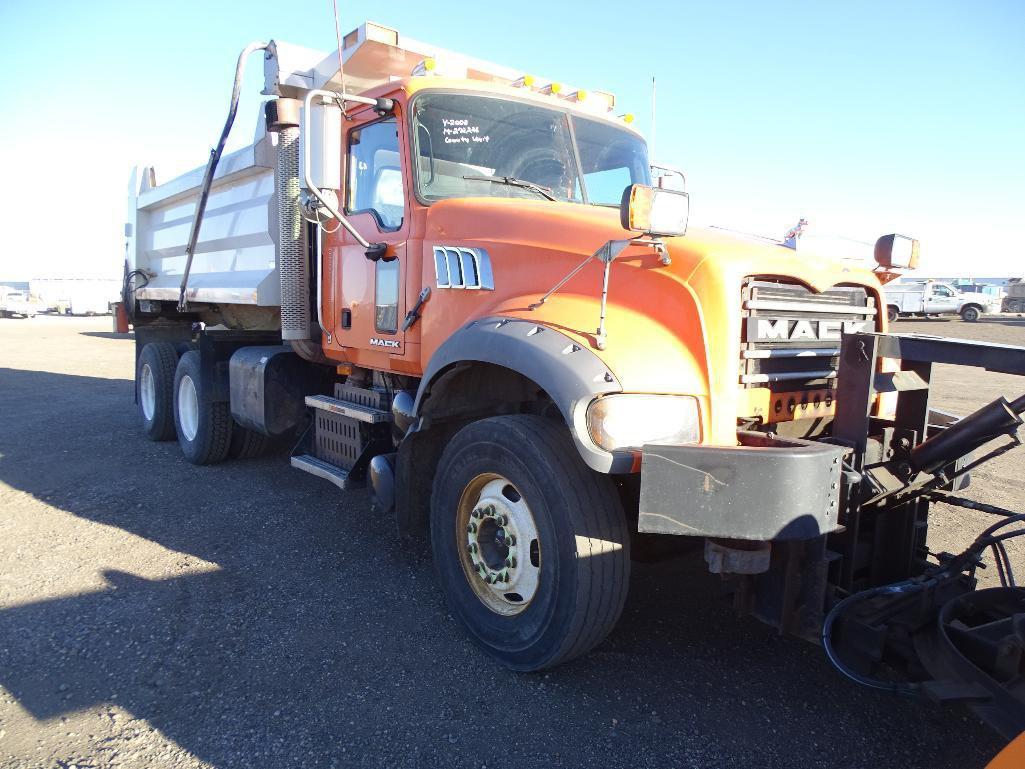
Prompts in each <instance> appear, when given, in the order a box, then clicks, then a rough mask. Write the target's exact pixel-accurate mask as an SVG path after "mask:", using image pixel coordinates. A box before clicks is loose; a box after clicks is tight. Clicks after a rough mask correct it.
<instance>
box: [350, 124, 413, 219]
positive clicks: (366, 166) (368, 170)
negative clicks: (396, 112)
mask: <svg viewBox="0 0 1025 769" xmlns="http://www.w3.org/2000/svg"><path fill="white" fill-rule="evenodd" d="M346 167H347V168H348V169H349V179H348V189H347V190H346V197H345V210H346V213H350V214H351V213H354V212H357V211H371V212H373V213H374V214H376V215H377V219H378V221H379V222H380V224H381V227H382V228H383V229H388V230H394V229H398V228H399V227H401V226H402V211H403V207H404V204H405V195H404V194H403V190H402V168H401V166H400V164H399V132H398V123H397V121H396V120H395V118H388V119H387V120H380V121H378V122H376V123H371V124H369V125H366V126H363V127H362V128H356V129H354V130H352V131H350V132H349V157H348V163H347V166H346Z"/></svg>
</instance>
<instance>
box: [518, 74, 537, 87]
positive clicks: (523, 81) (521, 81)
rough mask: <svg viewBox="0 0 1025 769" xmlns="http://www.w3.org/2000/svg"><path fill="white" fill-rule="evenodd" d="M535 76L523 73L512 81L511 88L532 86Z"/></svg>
mask: <svg viewBox="0 0 1025 769" xmlns="http://www.w3.org/2000/svg"><path fill="white" fill-rule="evenodd" d="M536 83H537V78H535V77H534V76H533V75H523V76H522V77H519V78H517V79H516V80H514V81H513V82H512V86H513V88H533V87H534V85H535V84H536Z"/></svg>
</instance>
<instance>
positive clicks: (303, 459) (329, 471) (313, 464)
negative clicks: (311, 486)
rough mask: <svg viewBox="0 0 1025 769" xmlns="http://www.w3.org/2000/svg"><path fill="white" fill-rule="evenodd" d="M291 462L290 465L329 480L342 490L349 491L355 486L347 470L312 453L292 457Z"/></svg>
mask: <svg viewBox="0 0 1025 769" xmlns="http://www.w3.org/2000/svg"><path fill="white" fill-rule="evenodd" d="M291 462H292V467H294V468H296V469H298V470H302V471H303V472H307V473H309V474H310V475H316V476H317V477H318V478H323V479H324V480H326V481H331V483H333V484H334V485H335V486H337V487H338V488H340V489H341V490H342V491H349V490H351V489H353V488H355V484H353V483H351V482H350V480H349V471H348V470H343V469H342V468H340V467H336V466H335V465H332V464H331V463H330V462H325V461H324V460H323V459H317V458H316V457H315V456H313V455H312V454H302V455H300V456H297V457H292V458H291Z"/></svg>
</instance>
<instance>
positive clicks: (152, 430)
mask: <svg viewBox="0 0 1025 769" xmlns="http://www.w3.org/2000/svg"><path fill="white" fill-rule="evenodd" d="M177 365H178V353H177V352H176V351H175V349H174V345H172V344H169V343H167V342H150V343H149V344H147V345H145V346H144V347H143V348H142V352H141V353H139V362H138V363H137V364H136V367H135V387H136V397H137V398H138V401H139V416H140V417H141V419H142V430H143V432H144V433H145V434H146V437H147V438H149V439H150V440H151V441H169V440H173V439H174V436H175V430H174V373H175V368H176V367H177Z"/></svg>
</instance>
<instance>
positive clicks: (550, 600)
mask: <svg viewBox="0 0 1025 769" xmlns="http://www.w3.org/2000/svg"><path fill="white" fill-rule="evenodd" d="M255 51H261V52H262V53H261V56H262V57H263V58H264V63H265V93H266V94H268V95H269V96H271V99H270V100H269V101H268V102H267V103H266V105H265V117H266V123H265V127H264V126H261V128H260V129H258V131H257V135H256V139H255V141H254V143H253V144H252V145H250V146H248V147H245V148H243V149H241V150H239V151H237V152H235V153H232V154H230V155H225V156H224V157H220V154H221V150H222V149H223V144H224V140H225V138H226V136H227V133H228V131H229V130H230V127H231V122H232V120H233V117H234V111H235V107H236V102H235V101H233V102H232V105H231V110H230V113H229V114H230V117H229V120H228V121H227V122H226V125H225V129H224V132H223V133H222V136H221V140H220V142H219V144H218V148H217V149H216V150H215V152H214V153H213V155H212V157H211V161H210V163H209V164H208V166H207V167H206V168H205V169H197V170H196V171H194V172H192V173H190V174H186V175H185V176H183V177H180V178H178V179H174V180H170V181H168V182H166V183H164V184H161V185H157V184H156V180H155V177H154V174H153V172H152V170H151V169H147V170H143V171H142V172H141V173H140V175H139V176H138V177H137V182H138V186H137V188H136V189H137V195H136V197H134V199H133V200H132V201H131V206H130V211H131V212H132V217H131V221H129V222H128V227H127V229H126V232H127V233H128V236H129V249H128V254H129V259H128V264H127V265H126V280H125V287H124V297H125V303H126V306H127V307H128V308H129V310H130V312H131V315H132V320H133V323H134V324H135V332H136V354H137V367H136V371H137V375H136V399H137V402H138V404H139V411H140V416H141V421H142V425H143V429H144V431H145V433H146V435H147V436H148V437H149V438H151V439H153V440H170V439H174V438H177V440H178V444H179V446H180V447H181V450H182V452H183V454H184V455H185V457H186V458H187V459H188V460H189V461H190V462H193V463H195V464H210V463H215V462H220V461H222V460H225V459H227V458H229V457H233V458H241V457H247V456H255V455H257V454H259V453H261V452H262V451H263V449H264V448H265V446H266V445H267V441H268V440H269V439H270V438H271V437H273V436H295V448H294V449H293V451H292V455H291V464H292V465H293V466H294V467H296V468H298V469H300V470H304V471H306V472H309V473H311V474H313V475H316V476H319V477H321V478H323V479H325V480H327V481H330V482H331V483H333V484H334V485H335V486H336V487H338V489H339V490H341V491H342V492H345V491H349V490H351V489H354V488H357V487H359V486H362V485H365V484H367V483H369V485H370V487H371V489H372V491H373V495H374V499H375V504H376V506H377V508H378V512H377V513H376V515H383V514H388V513H392V514H394V515H395V519H396V523H397V528H398V530H399V532H400V533H401V534H402V535H404V536H407V537H418V536H421V537H422V536H426V537H428V538H429V540H430V543H431V547H432V550H433V556H434V560H435V562H436V566H437V572H438V576H439V582H440V584H441V588H442V590H443V591H444V593H445V595H446V597H447V599H448V602H449V604H450V606H451V608H452V613H453V616H455V617H456V618H457V619H458V621H459V622H460V623H461V624H462V626H463V627H464V628H465V630H466V632H467V633H468V635H469V636H470V637H471V638H472V639H473V640H474V641H475V642H476V643H477V644H478V645H479V646H480V647H481V648H482V649H483V650H484V651H485V652H486V653H487V654H490V655H491V656H493V657H494V658H496V659H497V660H499V661H500V662H501V663H502V664H504V665H505V666H507V667H509V668H511V669H513V670H521V671H528V670H539V669H542V668H546V667H550V666H553V665H556V664H559V663H561V662H565V661H567V660H569V659H572V658H574V657H576V656H578V655H581V654H584V653H586V652H587V651H588V650H590V649H591V648H593V647H594V646H596V645H597V644H599V643H601V641H602V639H603V638H604V637H605V636H606V635H607V634H608V633H609V632H610V630H611V629H612V628H613V627H614V625H615V623H616V621H617V619H618V617H619V615H620V612H621V610H622V607H623V604H624V601H625V599H626V593H627V585H628V581H629V573H630V564H631V552H632V551H636V550H637V549H643V548H645V547H646V546H647V544H646V543H648V542H650V540H651V539H652V536H648V537H645V536H642V535H658V536H659V537H661V541H663V542H666V541H672V542H675V543H679V544H680V545H681V546H682V547H683V548H684V549H685V548H686V547H688V546H691V545H697V546H699V547H701V548H703V550H704V556H705V560H706V562H707V564H708V567H709V569H710V570H711V571H712V572H714V573H718V574H720V575H722V578H723V580H724V584H725V585H726V586H727V587H728V589H729V590H730V591H731V592H732V595H733V599H734V605H735V606H736V607H737V608H738V609H739V610H741V611H744V612H748V613H750V614H752V615H754V616H756V617H758V618H759V619H761V620H763V621H765V622H768V623H770V624H772V625H774V626H776V627H778V628H780V629H781V631H785V632H788V633H792V634H795V635H798V636H801V637H803V638H807V639H810V640H813V641H815V642H817V643H820V644H822V646H823V648H824V650H825V652H826V654H827V655H828V657H829V659H830V660H831V661H832V662H833V664H834V665H836V667H837V668H838V669H839V670H840V671H841V672H843V673H844V675H846V676H848V677H849V678H851V679H853V680H855V681H858V682H859V683H862V684H865V685H867V686H874V687H877V688H885V689H888V690H900V691H915V692H924V693H927V694H929V695H930V696H932V697H933V698H935V699H937V700H943V701H950V700H955V701H960V702H966V703H968V704H969V705H971V706H972V707H974V708H975V709H976V710H977V711H978V712H980V714H982V715H983V716H985V717H987V718H988V719H989V720H990V721H991V723H993V724H994V725H995V726H996V728H998V729H999V730H1000V731H1001V732H1002V733H1004V734H1007V735H1008V736H1010V735H1012V734H1013V733H1016V732H1017V731H1021V730H1022V729H1023V728H1025V694H1023V691H1022V687H1023V685H1025V684H1023V682H1025V676H1023V675H1022V673H1023V672H1025V667H1023V666H1025V662H1023V655H1022V653H1021V649H1022V648H1023V642H1025V639H1022V638H1021V633H1022V632H1023V631H1022V628H1023V627H1025V622H1022V620H1021V617H1022V611H1023V607H1025V598H1023V594H1022V591H1021V590H1020V589H1018V588H1015V587H1013V586H1010V585H1008V586H1007V587H1004V588H1000V589H997V590H989V591H975V584H976V583H975V579H974V573H975V569H976V568H977V567H978V565H979V562H980V558H981V556H982V554H983V552H984V551H986V549H987V548H991V547H992V548H994V549H995V550H996V551H997V552H998V553H999V552H1001V550H1002V546H1003V545H1002V543H1003V541H1004V539H1005V538H1007V537H1010V536H1016V535H1017V534H1018V533H1020V532H1019V531H1017V530H1015V529H1013V528H1008V527H1014V526H1016V525H1020V524H1021V522H1022V521H1023V516H1013V515H1011V514H1010V513H1009V512H1008V511H998V510H997V509H996V508H986V509H989V510H991V511H993V512H998V513H1006V514H1007V516H1008V517H1006V518H1003V519H1001V520H1000V521H998V523H996V524H994V526H992V527H990V528H989V529H987V531H985V532H983V534H982V535H980V537H979V539H977V540H976V542H975V543H974V544H973V545H972V546H971V547H969V548H968V549H967V550H965V551H964V552H963V553H959V554H939V555H938V556H937V555H936V554H933V553H930V552H929V550H928V549H927V547H926V531H927V523H928V517H929V509H930V505H931V504H932V502H933V501H935V500H937V499H943V500H945V501H947V502H949V503H951V504H967V505H975V506H976V507H978V504H977V503H974V502H969V501H967V500H962V499H960V498H959V497H956V496H955V493H956V490H957V488H959V487H961V486H962V485H963V484H964V482H965V480H966V478H967V476H966V472H967V471H968V470H969V469H971V468H973V467H976V466H977V465H978V463H979V462H980V461H981V460H980V459H975V460H972V459H969V458H968V457H970V456H971V452H972V451H974V450H977V449H981V447H984V446H986V445H987V444H989V442H990V441H991V440H993V439H999V438H1000V437H1001V436H1011V437H1012V438H1013V436H1014V434H1015V431H1016V430H1017V428H1018V426H1019V425H1020V424H1021V418H1020V416H1019V414H1020V413H1021V412H1022V411H1025V398H1018V399H1016V400H1013V401H1008V400H1004V399H1000V400H998V401H996V402H995V403H993V404H990V405H989V406H987V407H985V408H983V409H980V410H979V411H978V412H976V413H975V414H973V415H971V416H969V417H967V418H966V419H964V420H961V421H957V420H955V419H953V418H950V417H946V416H944V415H940V414H937V413H934V412H932V411H931V410H930V409H929V406H928V403H929V380H930V374H931V367H932V364H933V363H936V362H939V363H956V364H962V365H972V366H978V367H981V368H986V369H989V370H993V371H1003V372H1006V373H1011V374H1025V348H1018V347H1000V346H996V345H981V344H977V343H971V342H957V341H950V340H940V339H933V338H927V339H925V338H918V337H914V336H902V335H891V334H888V333H886V331H887V329H886V318H885V313H883V311H882V310H883V308H884V307H886V300H885V298H884V294H883V289H882V283H881V281H884V280H890V279H892V278H894V277H896V275H897V274H898V273H899V272H900V270H901V269H903V268H913V267H914V266H915V263H916V261H917V242H916V241H913V240H912V239H910V238H906V237H902V236H897V235H889V236H884V237H882V238H880V239H879V241H878V243H877V244H876V260H877V262H878V263H879V268H878V270H876V271H875V272H873V271H870V270H866V269H858V268H853V267H851V266H850V265H849V264H847V263H842V262H838V261H833V260H829V259H808V258H807V256H806V255H803V254H797V253H796V252H795V251H794V250H793V249H789V248H786V247H784V246H783V245H779V244H773V243H766V242H761V243H759V242H753V241H751V240H740V239H736V238H734V237H731V236H729V235H727V234H725V233H722V232H715V231H707V230H699V229H696V228H688V226H687V220H688V211H689V207H688V198H687V195H686V193H684V192H679V191H673V190H670V189H668V188H660V187H657V186H652V185H651V176H650V170H649V160H648V157H647V147H646V145H645V143H644V140H643V138H642V137H641V136H640V135H639V134H638V133H637V131H636V130H635V129H634V128H633V127H632V125H631V123H630V121H629V120H628V119H626V118H624V117H617V116H616V110H615V98H614V97H613V96H612V95H611V94H607V93H603V92H601V91H594V90H588V91H584V90H583V89H577V88H571V87H568V86H564V85H562V84H560V83H558V82H557V81H552V80H548V79H544V78H536V77H531V76H530V75H527V74H525V73H522V72H519V71H517V70H513V69H509V68H505V67H499V66H497V65H493V64H490V63H487V62H482V61H479V60H475V59H470V58H468V57H465V56H462V55H459V54H455V53H452V52H446V51H444V50H441V49H438V48H436V47H434V46H429V45H426V44H423V43H419V42H417V41H414V40H410V39H408V38H405V37H404V36H402V35H400V34H399V33H398V32H397V31H395V30H392V29H388V28H385V27H380V26H378V25H374V24H370V23H367V24H364V25H362V26H361V27H359V28H358V29H356V30H354V31H353V32H352V33H350V34H349V35H347V36H346V37H345V39H344V45H343V50H342V52H341V55H342V58H343V61H344V82H345V86H346V90H344V91H343V90H342V87H341V82H342V76H341V73H340V72H339V70H338V65H337V61H338V54H337V53H331V54H326V53H317V52H314V51H310V50H308V49H304V48H298V47H295V46H291V45H287V44H285V43H281V42H278V41H273V42H270V43H254V44H252V45H250V46H248V47H247V48H246V49H245V51H244V52H243V54H242V56H240V59H239V65H238V68H237V71H236V83H240V82H241V79H242V68H243V66H244V64H245V61H246V59H247V57H248V56H249V54H250V53H252V52H255ZM236 96H237V91H236ZM1004 440H1005V441H1008V440H1009V439H1008V438H1006V437H1005V438H1004ZM1009 445H1013V443H1010V442H1009V443H1008V446H1009ZM1008 446H1001V447H998V448H997V449H995V450H992V451H990V454H994V453H1002V452H1003V451H1006V450H1007V448H1008ZM1002 573H1003V572H1002ZM1008 581H1010V579H1008ZM684 587H685V586H683V585H681V589H683V588H684ZM883 666H889V667H890V668H891V669H892V672H895V675H893V674H891V678H890V679H888V680H887V681H886V682H884V679H882V678H879V677H878V676H877V672H876V671H878V669H879V668H880V667H883ZM890 681H893V683H891V682H890Z"/></svg>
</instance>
